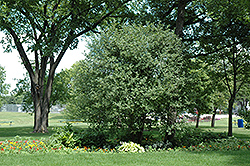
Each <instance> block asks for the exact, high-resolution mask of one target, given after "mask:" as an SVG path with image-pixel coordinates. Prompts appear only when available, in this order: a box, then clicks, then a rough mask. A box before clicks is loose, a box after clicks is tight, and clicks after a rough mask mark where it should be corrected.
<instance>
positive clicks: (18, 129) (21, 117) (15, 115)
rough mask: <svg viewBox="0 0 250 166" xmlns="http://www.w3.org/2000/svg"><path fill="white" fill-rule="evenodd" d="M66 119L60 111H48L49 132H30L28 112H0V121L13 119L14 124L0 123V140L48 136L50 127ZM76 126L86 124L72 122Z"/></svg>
mask: <svg viewBox="0 0 250 166" xmlns="http://www.w3.org/2000/svg"><path fill="white" fill-rule="evenodd" d="M64 119H66V117H65V116H64V115H62V114H60V113H50V114H49V127H48V129H49V133H45V134H43V133H32V131H33V123H34V117H33V115H30V114H28V113H20V112H0V122H4V121H14V124H13V125H11V126H9V125H6V124H4V125H3V124H2V125H1V123H0V125H1V126H0V141H4V140H7V139H11V138H13V137H15V136H17V135H18V136H20V137H30V138H33V139H40V138H41V137H44V138H48V137H49V136H51V135H52V134H53V133H54V131H53V130H52V128H55V127H58V126H63V125H65V124H64V123H61V122H60V121H62V120H64ZM73 125H74V126H78V127H85V128H86V124H84V123H79V124H73Z"/></svg>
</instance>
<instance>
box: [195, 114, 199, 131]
mask: <svg viewBox="0 0 250 166" xmlns="http://www.w3.org/2000/svg"><path fill="white" fill-rule="evenodd" d="M199 121H200V113H198V114H197V119H196V126H195V127H196V128H198V127H199Z"/></svg>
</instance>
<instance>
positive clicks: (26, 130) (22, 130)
mask: <svg viewBox="0 0 250 166" xmlns="http://www.w3.org/2000/svg"><path fill="white" fill-rule="evenodd" d="M32 131H33V128H32V127H31V126H28V127H27V126H22V127H1V128H0V141H4V140H6V139H12V138H14V137H15V136H17V135H18V136H20V137H31V138H34V139H38V138H41V137H43V138H48V137H49V136H51V135H52V134H53V133H54V131H53V130H52V127H49V133H33V132H32Z"/></svg>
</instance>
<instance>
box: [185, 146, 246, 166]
mask: <svg viewBox="0 0 250 166" xmlns="http://www.w3.org/2000/svg"><path fill="white" fill-rule="evenodd" d="M187 153H189V154H191V155H193V154H197V155H198V156H200V157H202V158H203V161H204V165H218V166H219V165H227V166H230V165H250V158H249V156H250V150H238V151H206V152H187ZM211 160H212V161H211ZM205 161H207V162H205ZM209 162H210V163H209Z"/></svg>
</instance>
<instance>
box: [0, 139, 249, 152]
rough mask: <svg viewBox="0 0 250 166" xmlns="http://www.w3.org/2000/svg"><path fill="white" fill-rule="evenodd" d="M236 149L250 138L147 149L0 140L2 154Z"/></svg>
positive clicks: (130, 145) (127, 145) (246, 144)
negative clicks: (70, 145) (71, 145)
mask: <svg viewBox="0 0 250 166" xmlns="http://www.w3.org/2000/svg"><path fill="white" fill-rule="evenodd" d="M235 150H250V141H249V140H247V141H246V140H240V139H237V138H235V137H231V138H228V139H218V140H216V141H214V142H208V143H200V144H199V145H192V146H188V147H187V146H182V147H176V148H174V149H171V148H168V149H166V148H158V149H157V148H154V145H153V146H146V147H145V150H144V148H143V147H141V146H140V145H139V144H135V143H133V142H130V143H123V144H122V145H121V146H118V147H116V148H113V149H109V148H100V147H99V148H96V147H94V146H93V147H86V146H84V147H82V148H81V147H79V146H76V147H75V148H69V147H65V146H64V145H60V144H58V145H56V144H51V142H50V140H29V139H26V140H24V139H21V138H20V137H19V138H15V139H14V140H7V141H0V154H1V153H7V154H20V153H28V154H32V153H50V152H55V153H68V154H69V153H86V152H99V153H119V152H137V153H143V152H152V151H235Z"/></svg>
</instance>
